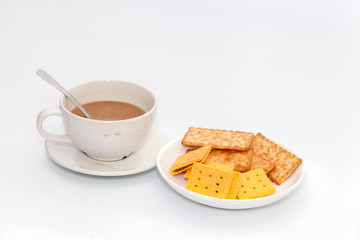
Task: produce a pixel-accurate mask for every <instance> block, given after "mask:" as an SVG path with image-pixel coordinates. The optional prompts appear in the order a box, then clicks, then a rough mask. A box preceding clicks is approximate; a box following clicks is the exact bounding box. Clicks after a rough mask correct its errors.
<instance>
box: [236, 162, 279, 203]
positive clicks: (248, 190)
mask: <svg viewBox="0 0 360 240" xmlns="http://www.w3.org/2000/svg"><path fill="white" fill-rule="evenodd" d="M240 181H241V182H240V189H239V191H238V193H237V197H238V198H239V199H251V198H258V197H265V196H268V195H270V194H273V193H275V192H276V188H275V187H274V185H273V184H272V182H271V181H270V179H269V178H268V177H267V176H266V174H265V172H264V170H263V169H261V168H258V169H255V170H251V171H248V172H246V173H242V176H241V180H240Z"/></svg>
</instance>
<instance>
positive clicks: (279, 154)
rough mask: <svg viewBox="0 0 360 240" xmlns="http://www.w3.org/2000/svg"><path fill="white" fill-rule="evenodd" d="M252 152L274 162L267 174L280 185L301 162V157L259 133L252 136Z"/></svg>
mask: <svg viewBox="0 0 360 240" xmlns="http://www.w3.org/2000/svg"><path fill="white" fill-rule="evenodd" d="M254 153H255V154H257V155H259V156H260V157H262V158H265V159H266V160H268V161H271V162H273V163H274V164H275V167H274V169H273V170H272V171H271V172H270V173H269V174H268V176H269V178H270V180H271V181H273V182H274V183H276V184H278V185H280V184H281V183H282V182H283V181H285V180H286V179H287V178H288V177H289V176H290V175H291V174H292V173H293V172H294V171H295V169H296V168H297V167H298V166H299V165H300V164H301V163H302V159H301V158H299V157H297V156H296V155H294V154H292V153H291V152H289V151H287V150H286V149H284V148H282V147H280V146H279V145H278V144H276V143H274V142H272V141H271V140H269V139H268V138H266V137H265V136H264V135H262V134H261V133H258V134H256V136H255V138H254Z"/></svg>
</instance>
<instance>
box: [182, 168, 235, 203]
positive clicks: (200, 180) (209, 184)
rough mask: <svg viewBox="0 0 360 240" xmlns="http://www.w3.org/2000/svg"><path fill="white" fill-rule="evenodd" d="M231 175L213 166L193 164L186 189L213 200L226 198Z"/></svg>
mask: <svg viewBox="0 0 360 240" xmlns="http://www.w3.org/2000/svg"><path fill="white" fill-rule="evenodd" d="M232 179H233V173H232V172H230V171H224V170H221V169H218V168H215V167H213V166H209V165H205V164H201V163H194V164H193V167H192V169H191V173H190V176H189V181H188V183H187V185H186V189H188V190H190V191H193V192H196V193H199V194H203V195H206V196H210V197H215V198H226V197H227V196H228V194H229V191H230V188H231V183H232Z"/></svg>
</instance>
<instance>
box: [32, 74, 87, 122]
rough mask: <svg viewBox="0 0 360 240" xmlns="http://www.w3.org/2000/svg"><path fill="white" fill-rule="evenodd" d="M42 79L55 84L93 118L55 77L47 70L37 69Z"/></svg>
mask: <svg viewBox="0 0 360 240" xmlns="http://www.w3.org/2000/svg"><path fill="white" fill-rule="evenodd" d="M36 73H37V75H39V76H40V77H41V78H42V79H44V80H45V81H47V82H48V83H49V84H50V85H52V86H54V87H55V88H56V89H58V90H59V91H60V92H62V93H63V94H64V95H65V96H66V97H68V98H69V99H70V100H71V101H72V102H73V103H74V104H75V105H76V106H77V107H78V108H80V110H81V111H82V112H83V113H84V114H85V116H86V117H87V118H91V116H90V114H89V113H88V112H87V111H86V110H85V108H84V107H83V106H81V104H80V103H79V102H78V101H77V100H76V99H75V98H74V97H73V96H72V95H71V94H70V93H69V92H68V91H67V90H66V89H65V88H63V87H62V86H61V85H60V84H59V83H58V82H57V81H56V80H55V79H54V78H52V77H51V76H50V75H49V74H48V73H47V72H45V71H44V70H42V69H39V70H37V71H36Z"/></svg>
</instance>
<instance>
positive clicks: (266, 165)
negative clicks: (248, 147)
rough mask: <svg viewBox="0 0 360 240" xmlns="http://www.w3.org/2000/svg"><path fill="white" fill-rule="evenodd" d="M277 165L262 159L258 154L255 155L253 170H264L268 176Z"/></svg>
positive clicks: (252, 162) (252, 163) (252, 164)
mask: <svg viewBox="0 0 360 240" xmlns="http://www.w3.org/2000/svg"><path fill="white" fill-rule="evenodd" d="M274 167H275V164H274V163H273V162H271V161H269V160H267V159H265V158H262V157H260V156H259V155H257V154H253V157H252V161H251V167H250V169H251V170H254V169H257V168H262V169H263V170H264V172H265V173H266V174H268V173H269V172H270V171H271V170H273V169H274Z"/></svg>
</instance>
